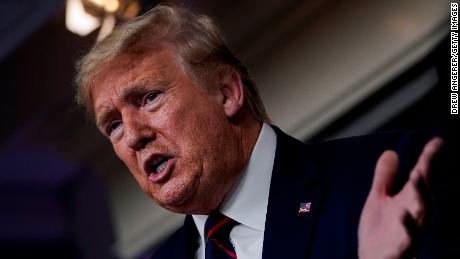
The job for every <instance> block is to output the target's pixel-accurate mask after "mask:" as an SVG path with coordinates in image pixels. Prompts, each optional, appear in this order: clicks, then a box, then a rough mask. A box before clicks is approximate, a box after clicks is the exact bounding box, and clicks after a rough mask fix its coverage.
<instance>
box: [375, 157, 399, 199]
mask: <svg viewBox="0 0 460 259" xmlns="http://www.w3.org/2000/svg"><path fill="white" fill-rule="evenodd" d="M398 166H399V159H398V154H396V152H394V151H392V150H387V151H385V152H383V154H382V155H381V156H380V158H379V160H378V161H377V164H376V166H375V172H374V180H373V181H372V188H371V193H374V194H376V195H389V194H390V191H391V187H392V186H393V182H394V180H395V177H396V172H397V171H398Z"/></svg>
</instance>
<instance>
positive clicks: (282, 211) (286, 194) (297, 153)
mask: <svg viewBox="0 0 460 259" xmlns="http://www.w3.org/2000/svg"><path fill="white" fill-rule="evenodd" d="M274 128H275V131H276V134H277V137H278V139H277V147H276V155H275V161H274V166H273V173H272V180H271V185H270V194H269V200H268V208H267V218H266V222H265V234H264V245H263V254H262V258H263V259H271V258H273V259H274V258H292V259H295V258H306V256H307V255H308V253H309V250H310V247H311V242H312V236H313V235H314V227H315V225H316V224H315V222H316V220H317V217H318V214H319V210H320V206H321V196H322V193H323V186H322V183H321V181H320V177H319V175H318V174H317V173H318V172H317V171H318V170H317V169H316V168H315V166H314V164H313V162H311V161H309V157H311V155H309V154H308V152H307V151H306V147H305V145H304V144H303V143H301V142H299V141H297V140H295V139H293V138H291V137H289V136H287V135H286V134H284V133H283V132H282V131H281V130H280V129H278V128H276V127H274ZM308 202H310V203H311V208H310V211H309V212H305V213H299V208H300V203H308Z"/></svg>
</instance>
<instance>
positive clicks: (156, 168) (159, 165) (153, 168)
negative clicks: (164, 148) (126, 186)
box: [147, 157, 169, 174]
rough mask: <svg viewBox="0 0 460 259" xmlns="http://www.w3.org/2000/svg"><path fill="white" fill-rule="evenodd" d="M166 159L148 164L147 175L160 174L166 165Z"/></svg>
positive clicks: (162, 158)
mask: <svg viewBox="0 0 460 259" xmlns="http://www.w3.org/2000/svg"><path fill="white" fill-rule="evenodd" d="M168 160H169V158H168V157H159V158H157V159H155V161H153V162H152V163H150V165H149V167H148V171H147V172H148V173H153V174H159V173H162V172H163V171H164V170H165V169H166V166H167V164H168Z"/></svg>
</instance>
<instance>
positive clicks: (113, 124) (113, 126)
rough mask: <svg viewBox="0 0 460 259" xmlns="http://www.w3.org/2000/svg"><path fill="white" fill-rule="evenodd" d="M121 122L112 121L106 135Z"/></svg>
mask: <svg viewBox="0 0 460 259" xmlns="http://www.w3.org/2000/svg"><path fill="white" fill-rule="evenodd" d="M120 125H121V121H113V122H111V123H110V124H109V125H108V127H107V134H108V135H110V134H112V132H113V131H114V130H116V129H117V128H118V127H120Z"/></svg>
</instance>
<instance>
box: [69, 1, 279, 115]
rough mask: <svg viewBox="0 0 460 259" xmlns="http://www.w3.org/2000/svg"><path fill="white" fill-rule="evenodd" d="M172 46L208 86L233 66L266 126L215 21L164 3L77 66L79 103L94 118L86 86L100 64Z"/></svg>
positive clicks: (250, 85) (260, 105) (120, 30)
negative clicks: (119, 56)
mask: <svg viewBox="0 0 460 259" xmlns="http://www.w3.org/2000/svg"><path fill="white" fill-rule="evenodd" d="M164 43H169V44H172V45H173V46H174V47H175V48H176V50H177V52H178V54H179V57H180V58H181V59H182V63H183V64H182V65H183V66H184V68H185V70H186V72H187V73H188V74H189V75H190V76H191V77H192V78H194V79H195V80H199V81H200V82H202V83H203V84H200V85H203V86H206V85H207V80H209V79H210V78H213V77H214V76H215V74H216V73H218V72H219V70H220V69H225V68H232V69H234V70H235V71H236V72H237V73H238V74H239V75H240V77H241V79H242V82H243V84H244V95H245V101H246V104H247V105H248V106H249V108H250V109H251V111H252V113H253V114H254V116H255V117H256V118H257V119H258V120H260V121H264V122H270V118H269V117H268V115H267V113H266V112H265V108H264V105H263V103H262V100H261V98H260V96H259V93H258V91H257V88H256V85H255V83H254V82H253V80H252V79H251V77H250V76H249V71H248V68H247V67H246V66H245V65H244V64H242V63H241V62H240V60H238V58H236V57H235V56H234V55H233V53H232V52H231V51H230V49H229V48H228V47H227V45H226V44H225V42H224V40H223V36H222V33H221V32H220V30H219V28H218V27H217V26H216V24H215V23H214V21H213V20H212V19H211V18H209V17H207V16H204V15H195V14H193V13H191V12H189V11H186V10H183V9H180V8H177V7H173V6H166V5H158V6H156V7H154V8H153V9H151V10H150V11H149V12H147V13H145V14H144V15H141V16H138V17H136V18H135V19H133V20H130V21H128V22H126V23H124V24H121V25H119V26H117V27H116V28H115V30H114V31H113V32H112V33H111V34H110V35H108V36H107V37H106V38H105V39H103V40H102V41H100V42H98V43H96V44H95V45H94V46H93V48H92V49H91V50H90V51H89V53H88V54H86V55H85V56H84V57H83V58H82V59H81V60H80V61H79V62H78V63H77V75H76V79H75V81H76V87H77V94H76V99H77V102H78V103H79V104H80V105H82V106H83V107H85V108H86V110H87V111H88V112H89V113H90V114H92V113H93V112H94V111H93V107H92V106H91V100H90V93H89V86H90V85H91V82H92V80H93V79H94V76H95V75H96V74H97V73H98V72H99V70H100V69H101V67H102V65H104V64H107V63H108V62H111V61H112V60H113V59H114V58H115V57H116V56H118V55H120V54H122V53H128V54H129V53H138V52H142V51H149V50H154V49H155V48H158V47H161V44H164Z"/></svg>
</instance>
